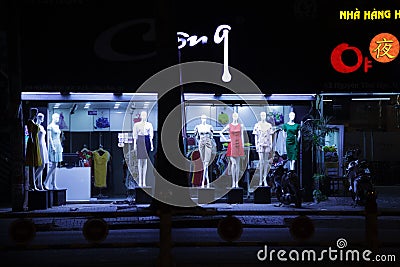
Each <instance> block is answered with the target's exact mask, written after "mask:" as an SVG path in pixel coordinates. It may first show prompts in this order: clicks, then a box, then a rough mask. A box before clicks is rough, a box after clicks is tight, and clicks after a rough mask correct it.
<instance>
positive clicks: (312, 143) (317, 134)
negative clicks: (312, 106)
mask: <svg viewBox="0 0 400 267" xmlns="http://www.w3.org/2000/svg"><path fill="white" fill-rule="evenodd" d="M331 119H332V117H324V116H322V114H321V112H320V111H319V110H318V111H317V116H316V117H312V116H311V117H310V118H308V119H307V120H305V121H304V122H303V123H302V125H301V136H302V140H303V141H302V142H303V144H305V148H306V149H311V151H312V153H311V155H312V162H313V170H314V173H317V174H324V173H325V172H324V150H323V147H324V146H325V137H326V136H327V135H328V134H329V133H332V132H334V131H335V129H334V128H332V127H330V126H329V122H330V120H331Z"/></svg>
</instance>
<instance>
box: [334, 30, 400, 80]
mask: <svg viewBox="0 0 400 267" xmlns="http://www.w3.org/2000/svg"><path fill="white" fill-rule="evenodd" d="M346 51H348V52H351V53H354V54H355V56H356V58H357V61H356V62H355V64H354V65H346V64H345V63H344V62H343V58H342V56H343V53H344V52H346ZM399 51H400V48H399V41H398V40H397V38H396V37H395V36H394V35H392V34H390V33H381V34H378V35H376V36H375V37H374V38H373V39H372V40H371V42H370V45H369V52H370V54H371V56H372V58H373V59H374V60H375V61H377V62H379V63H388V62H391V61H393V60H394V59H396V58H397V56H398V55H399ZM363 63H364V67H363V70H364V72H365V73H367V72H368V70H369V69H370V68H372V60H370V59H369V58H368V57H365V58H363V54H362V52H361V50H360V49H359V48H358V47H355V46H350V45H349V44H347V43H342V44H339V45H338V46H336V47H335V48H334V49H333V51H332V53H331V64H332V67H333V68H334V69H335V70H336V71H337V72H340V73H352V72H355V71H357V70H358V69H359V68H360V67H361V66H362V64H363Z"/></svg>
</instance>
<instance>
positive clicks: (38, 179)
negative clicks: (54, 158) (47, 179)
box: [35, 164, 44, 190]
mask: <svg viewBox="0 0 400 267" xmlns="http://www.w3.org/2000/svg"><path fill="white" fill-rule="evenodd" d="M43 169H44V164H43V165H41V166H39V167H37V168H36V171H35V184H36V185H37V188H38V189H39V190H44V188H43V179H42V174H43Z"/></svg>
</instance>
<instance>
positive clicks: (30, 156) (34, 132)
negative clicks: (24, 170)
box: [25, 120, 43, 167]
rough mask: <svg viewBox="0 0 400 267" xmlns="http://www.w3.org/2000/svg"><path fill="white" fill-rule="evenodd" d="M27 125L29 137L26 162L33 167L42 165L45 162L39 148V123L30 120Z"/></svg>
mask: <svg viewBox="0 0 400 267" xmlns="http://www.w3.org/2000/svg"><path fill="white" fill-rule="evenodd" d="M27 127H28V133H29V137H28V142H27V144H26V155H25V164H26V165H27V166H33V167H37V166H41V165H42V164H43V163H42V157H41V155H40V148H39V138H38V134H39V131H40V128H39V125H37V124H36V123H35V122H34V121H33V120H28V122H27Z"/></svg>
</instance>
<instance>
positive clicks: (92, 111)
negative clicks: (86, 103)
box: [87, 110, 97, 115]
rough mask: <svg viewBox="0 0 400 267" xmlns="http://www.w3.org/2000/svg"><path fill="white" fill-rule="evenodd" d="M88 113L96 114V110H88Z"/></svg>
mask: <svg viewBox="0 0 400 267" xmlns="http://www.w3.org/2000/svg"><path fill="white" fill-rule="evenodd" d="M87 114H88V115H97V110H88V112H87Z"/></svg>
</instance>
